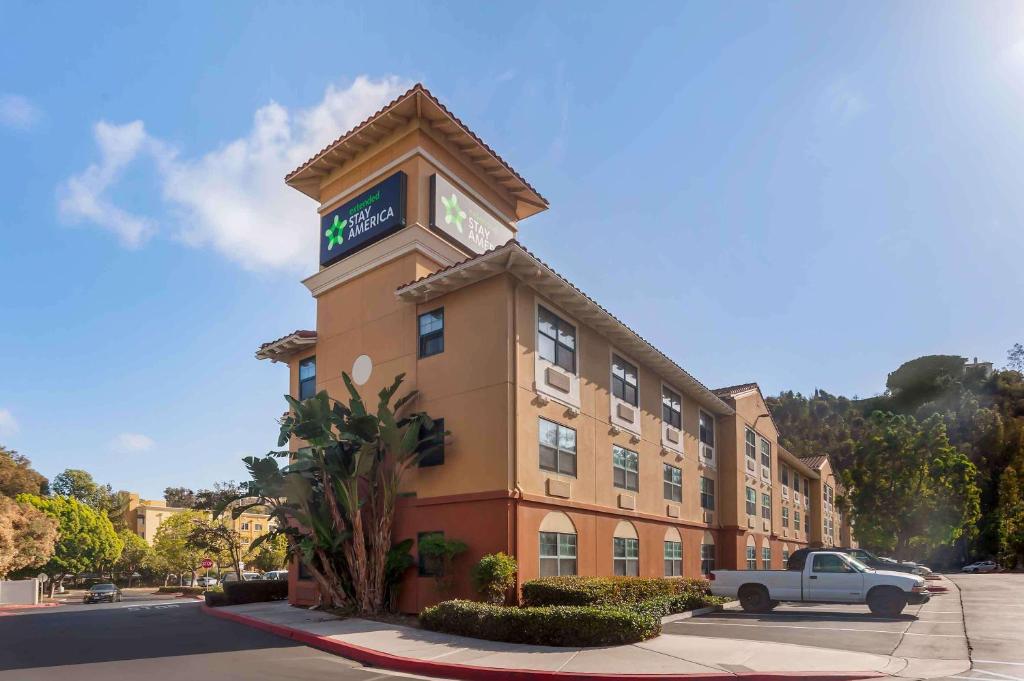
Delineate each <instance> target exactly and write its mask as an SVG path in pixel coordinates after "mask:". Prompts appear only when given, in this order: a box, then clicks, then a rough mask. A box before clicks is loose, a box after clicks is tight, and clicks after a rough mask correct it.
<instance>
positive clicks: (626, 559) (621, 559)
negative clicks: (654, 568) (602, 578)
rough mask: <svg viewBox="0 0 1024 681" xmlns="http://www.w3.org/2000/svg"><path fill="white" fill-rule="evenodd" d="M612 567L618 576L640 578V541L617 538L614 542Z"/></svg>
mask: <svg viewBox="0 0 1024 681" xmlns="http://www.w3.org/2000/svg"><path fill="white" fill-rule="evenodd" d="M612 567H613V568H614V571H613V572H614V574H616V575H620V576H628V577H637V576H639V575H640V540H638V539H627V538H624V537H615V538H614V539H613V540H612Z"/></svg>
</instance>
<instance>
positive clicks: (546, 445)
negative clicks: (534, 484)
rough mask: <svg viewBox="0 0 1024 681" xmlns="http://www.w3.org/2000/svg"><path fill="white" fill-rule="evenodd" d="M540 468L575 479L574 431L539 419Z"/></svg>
mask: <svg viewBox="0 0 1024 681" xmlns="http://www.w3.org/2000/svg"><path fill="white" fill-rule="evenodd" d="M539 423H540V467H541V468H542V469H544V470H546V471H554V472H555V473H562V474H563V475H571V476H573V477H576V431H575V430H573V429H572V428H569V427H568V426H561V425H559V424H557V423H552V422H551V421H548V420H546V419H540V421H539Z"/></svg>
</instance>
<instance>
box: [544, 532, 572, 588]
mask: <svg viewBox="0 0 1024 681" xmlns="http://www.w3.org/2000/svg"><path fill="white" fill-rule="evenodd" d="M575 574H576V535H575V534H565V533H562V532H541V533H540V576H541V577H558V576H559V575H575Z"/></svg>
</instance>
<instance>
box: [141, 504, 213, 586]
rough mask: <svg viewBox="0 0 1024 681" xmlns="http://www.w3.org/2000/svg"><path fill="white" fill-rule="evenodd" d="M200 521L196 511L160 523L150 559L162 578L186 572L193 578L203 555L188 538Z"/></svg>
mask: <svg viewBox="0 0 1024 681" xmlns="http://www.w3.org/2000/svg"><path fill="white" fill-rule="evenodd" d="M204 520H205V519H204V517H203V516H202V514H200V513H198V512H196V511H183V512H181V513H175V514H174V515H172V516H170V517H169V518H167V519H166V520H164V521H163V522H162V523H161V524H160V527H159V528H157V531H156V536H155V537H154V539H153V558H154V563H155V566H156V567H157V569H158V570H160V571H161V572H163V573H164V574H165V575H167V574H175V575H182V574H184V573H190V574H191V576H192V578H193V579H194V578H195V576H196V571H197V570H198V569H199V566H200V564H201V563H202V562H203V558H205V557H206V552H205V551H204V550H203V549H201V548H199V547H197V546H195V545H194V544H192V543H190V542H189V535H190V534H191V533H192V530H193V529H194V528H195V526H196V524H197V523H201V522H203V521H204Z"/></svg>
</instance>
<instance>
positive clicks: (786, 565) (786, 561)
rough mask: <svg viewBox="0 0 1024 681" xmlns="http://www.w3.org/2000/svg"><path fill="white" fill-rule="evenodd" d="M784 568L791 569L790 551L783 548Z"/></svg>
mask: <svg viewBox="0 0 1024 681" xmlns="http://www.w3.org/2000/svg"><path fill="white" fill-rule="evenodd" d="M782 569H783V570H788V569H789V551H787V550H786V549H782Z"/></svg>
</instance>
